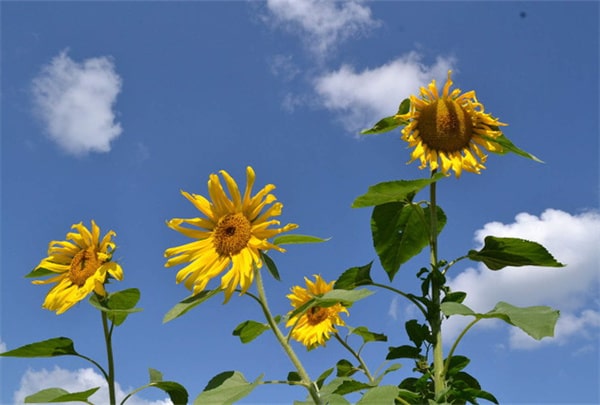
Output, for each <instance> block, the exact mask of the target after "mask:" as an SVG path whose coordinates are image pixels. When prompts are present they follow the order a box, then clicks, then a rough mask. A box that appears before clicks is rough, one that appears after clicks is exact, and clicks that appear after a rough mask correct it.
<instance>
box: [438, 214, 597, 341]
mask: <svg viewBox="0 0 600 405" xmlns="http://www.w3.org/2000/svg"><path fill="white" fill-rule="evenodd" d="M487 235H493V236H499V237H518V238H523V239H528V240H532V241H535V242H538V243H540V244H542V245H543V246H545V247H546V248H547V249H548V251H550V253H552V255H553V256H554V257H555V258H556V259H557V260H558V261H560V262H561V263H564V264H566V267H563V268H539V267H519V268H504V269H502V270H500V271H490V270H488V269H487V268H485V267H484V266H483V265H479V266H478V267H477V268H468V269H466V270H465V271H463V272H461V273H460V274H458V275H457V276H455V277H453V278H452V279H450V280H449V285H450V287H451V288H452V290H454V291H465V292H466V293H467V294H468V295H467V298H466V300H465V302H464V304H465V305H468V306H469V307H471V308H472V309H474V310H475V311H478V312H487V311H489V310H491V309H492V308H493V307H494V306H495V305H496V303H497V302H498V301H506V302H509V303H511V304H513V305H517V306H532V305H549V306H551V307H553V308H556V309H559V310H560V311H561V317H560V318H559V321H558V323H557V325H556V329H555V338H554V339H543V340H542V341H541V342H538V341H535V340H534V339H532V338H530V337H529V336H527V335H525V334H524V333H522V332H521V331H520V330H517V329H516V328H511V330H510V336H509V344H510V346H511V347H512V348H515V349H528V348H535V347H539V346H540V345H541V344H549V343H553V344H565V343H566V342H567V341H568V340H570V339H575V338H577V337H578V338H582V339H584V340H590V339H593V340H597V339H598V338H600V311H599V310H598V307H599V304H600V301H599V300H598V292H599V287H600V284H599V283H600V272H599V269H600V250H599V249H598V246H600V214H598V213H595V212H588V213H583V214H579V215H571V214H569V213H566V212H563V211H560V210H555V209H547V210H546V211H544V212H543V213H542V214H541V215H540V216H539V217H538V216H535V215H531V214H528V213H521V214H519V215H517V216H516V217H515V222H513V223H511V224H502V223H500V222H492V223H488V224H486V225H485V226H484V227H483V229H480V230H478V231H477V232H476V234H475V240H476V242H477V244H478V246H477V248H478V249H479V248H480V247H481V246H483V239H484V238H485V236H487ZM450 272H452V270H450ZM466 321H467V319H466V318H463V317H458V316H456V317H452V318H450V320H449V321H447V322H446V323H445V325H446V332H447V333H448V334H449V335H450V336H456V335H457V334H458V332H459V331H460V330H461V329H462V327H464V325H465V323H466ZM484 324H487V325H488V327H489V326H492V327H496V326H498V325H500V324H501V323H500V322H489V323H486V322H484V321H482V322H480V324H479V325H484ZM479 327H481V326H479Z"/></svg>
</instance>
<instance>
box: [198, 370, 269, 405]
mask: <svg viewBox="0 0 600 405" xmlns="http://www.w3.org/2000/svg"><path fill="white" fill-rule="evenodd" d="M261 380H262V376H261V377H258V378H257V379H256V380H255V381H254V382H252V383H250V382H248V381H246V379H245V378H244V376H243V375H242V373H240V372H239V371H225V372H223V373H220V374H218V375H216V376H214V377H213V378H212V379H211V380H210V381H209V382H208V384H207V386H206V388H204V391H202V392H201V393H200V395H198V396H197V397H196V399H195V400H194V404H195V405H202V404H222V405H229V404H233V403H234V402H236V401H239V400H240V399H242V398H244V397H245V396H247V395H248V394H250V392H252V390H253V389H254V388H256V386H257V385H258V384H259V382H260V381H261Z"/></svg>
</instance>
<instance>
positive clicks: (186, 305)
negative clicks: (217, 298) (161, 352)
mask: <svg viewBox="0 0 600 405" xmlns="http://www.w3.org/2000/svg"><path fill="white" fill-rule="evenodd" d="M221 291H222V290H219V289H215V290H204V291H202V292H200V293H198V294H196V295H192V296H189V297H187V298H186V299H184V300H183V301H181V302H179V303H178V304H176V305H175V306H174V307H173V308H171V309H170V310H169V312H167V314H166V315H165V317H164V318H163V323H167V322H169V321H172V320H173V319H175V318H179V317H180V316H181V315H183V314H185V313H186V312H187V311H189V310H190V309H192V308H194V307H195V306H198V305H200V304H202V303H203V302H204V301H206V300H207V299H209V298H211V297H212V296H214V295H216V294H218V293H220V292H221Z"/></svg>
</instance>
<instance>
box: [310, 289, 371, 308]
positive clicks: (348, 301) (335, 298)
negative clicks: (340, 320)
mask: <svg viewBox="0 0 600 405" xmlns="http://www.w3.org/2000/svg"><path fill="white" fill-rule="evenodd" d="M371 294H373V291H370V290H367V289H365V288H361V289H359V290H331V291H328V292H326V293H325V294H323V295H322V296H320V297H315V304H316V305H318V306H320V307H331V306H333V305H335V304H338V303H339V304H342V305H343V306H345V307H349V306H352V304H354V303H355V302H356V301H359V300H362V299H363V298H366V297H368V296H369V295H371Z"/></svg>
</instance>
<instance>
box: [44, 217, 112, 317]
mask: <svg viewBox="0 0 600 405" xmlns="http://www.w3.org/2000/svg"><path fill="white" fill-rule="evenodd" d="M71 229H75V230H76V232H69V233H67V236H66V239H67V240H65V241H52V242H50V244H49V245H48V257H46V258H45V259H43V260H42V261H41V262H40V264H38V265H37V267H36V270H38V269H40V268H41V269H46V270H49V271H51V272H53V273H58V275H57V276H55V277H51V278H49V279H46V280H34V281H33V284H49V283H56V285H55V286H54V287H52V289H51V290H50V291H49V292H48V295H46V299H45V300H44V304H43V307H44V308H46V309H49V310H51V311H56V314H57V315H59V314H62V313H63V312H65V311H66V310H68V309H69V308H71V307H72V306H73V305H75V304H76V303H78V302H79V301H81V300H83V299H84V298H85V297H86V296H87V295H88V294H89V293H91V292H92V291H94V292H95V293H96V294H98V295H101V296H103V297H104V296H106V291H105V290H104V284H105V283H106V281H107V277H108V276H112V277H113V278H115V279H117V280H122V279H123V270H122V269H121V266H120V265H119V264H118V263H115V262H112V261H111V259H112V254H113V252H114V250H115V247H116V246H115V243H114V242H112V240H111V238H112V237H113V236H116V234H115V232H113V231H109V232H108V233H107V234H106V235H104V237H103V238H102V240H100V228H99V227H98V225H96V223H95V222H94V221H92V230H91V232H90V230H89V229H88V228H86V227H85V226H84V225H83V224H82V223H81V222H80V223H79V224H75V225H73V226H72V227H71ZM69 240H70V241H71V242H69ZM34 271H35V270H34Z"/></svg>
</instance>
